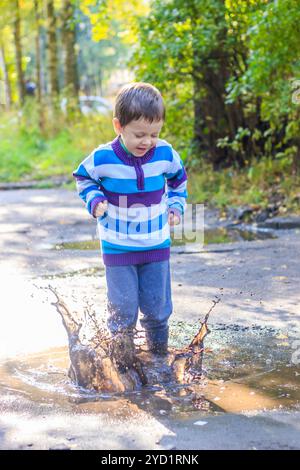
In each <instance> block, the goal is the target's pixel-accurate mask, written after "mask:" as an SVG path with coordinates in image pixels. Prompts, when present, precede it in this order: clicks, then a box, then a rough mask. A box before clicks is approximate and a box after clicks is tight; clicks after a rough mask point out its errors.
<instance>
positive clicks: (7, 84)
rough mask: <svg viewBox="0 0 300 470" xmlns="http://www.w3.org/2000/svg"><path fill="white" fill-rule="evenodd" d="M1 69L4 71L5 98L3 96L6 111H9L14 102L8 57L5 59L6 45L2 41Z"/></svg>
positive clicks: (0, 44)
mask: <svg viewBox="0 0 300 470" xmlns="http://www.w3.org/2000/svg"><path fill="white" fill-rule="evenodd" d="M0 67H1V69H2V72H3V77H4V96H3V98H4V105H5V108H6V109H9V108H10V106H11V102H12V99H11V84H10V78H9V73H8V67H7V62H6V57H5V49H4V44H3V42H2V41H1V42H0ZM0 92H1V91H0ZM0 104H1V103H0Z"/></svg>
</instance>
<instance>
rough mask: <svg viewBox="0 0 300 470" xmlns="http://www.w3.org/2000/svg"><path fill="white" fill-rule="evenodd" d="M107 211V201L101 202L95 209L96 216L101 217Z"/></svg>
mask: <svg viewBox="0 0 300 470" xmlns="http://www.w3.org/2000/svg"><path fill="white" fill-rule="evenodd" d="M106 211H107V201H102V202H99V203H98V204H97V205H96V207H95V209H94V216H95V217H101V215H103V214H104V212H106Z"/></svg>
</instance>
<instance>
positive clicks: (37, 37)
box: [34, 0, 45, 131]
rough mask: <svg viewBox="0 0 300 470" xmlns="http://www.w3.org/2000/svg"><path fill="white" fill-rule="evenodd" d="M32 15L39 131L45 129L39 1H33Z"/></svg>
mask: <svg viewBox="0 0 300 470" xmlns="http://www.w3.org/2000/svg"><path fill="white" fill-rule="evenodd" d="M34 14H35V27H36V32H35V60H36V87H37V102H38V108H39V109H38V113H39V128H40V130H41V131H43V130H44V129H45V114H44V106H43V98H42V79H41V43H40V40H41V37H40V36H41V26H40V19H41V16H40V5H39V0H34Z"/></svg>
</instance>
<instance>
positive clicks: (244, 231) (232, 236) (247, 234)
mask: <svg viewBox="0 0 300 470" xmlns="http://www.w3.org/2000/svg"><path fill="white" fill-rule="evenodd" d="M171 237H172V245H173V246H181V245H185V244H187V243H192V242H193V241H196V236H195V232H187V233H184V236H183V237H182V239H179V238H177V237H174V236H173V234H172V233H171ZM267 238H277V237H276V235H275V234H274V232H273V231H272V230H268V229H258V230H256V229H254V228H253V227H251V226H244V225H240V226H239V227H232V228H226V227H219V228H215V229H205V233H204V245H209V244H211V243H230V242H235V241H242V240H244V241H245V240H246V241H252V240H265V239H267ZM99 247H100V242H99V240H98V239H97V240H84V241H74V242H64V243H58V244H56V245H55V246H54V249H55V250H98V249H99Z"/></svg>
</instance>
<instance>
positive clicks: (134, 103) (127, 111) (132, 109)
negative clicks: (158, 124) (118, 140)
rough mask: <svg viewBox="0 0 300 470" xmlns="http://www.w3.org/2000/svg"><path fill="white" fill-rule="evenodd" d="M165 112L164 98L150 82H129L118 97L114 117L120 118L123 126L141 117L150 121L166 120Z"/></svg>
mask: <svg viewBox="0 0 300 470" xmlns="http://www.w3.org/2000/svg"><path fill="white" fill-rule="evenodd" d="M165 114H166V111H165V105H164V102H163V98H162V96H161V94H160V92H159V90H158V89H157V88H155V87H154V86H153V85H151V84H150V83H144V82H135V83H129V84H127V85H125V86H123V87H122V88H121V90H120V91H119V93H118V95H117V97H116V102H115V109H114V117H116V118H118V119H119V121H120V124H121V126H122V127H125V126H126V125H127V124H129V123H130V122H131V121H133V120H138V119H140V118H144V119H145V120H146V121H149V122H153V121H160V120H164V119H165Z"/></svg>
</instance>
